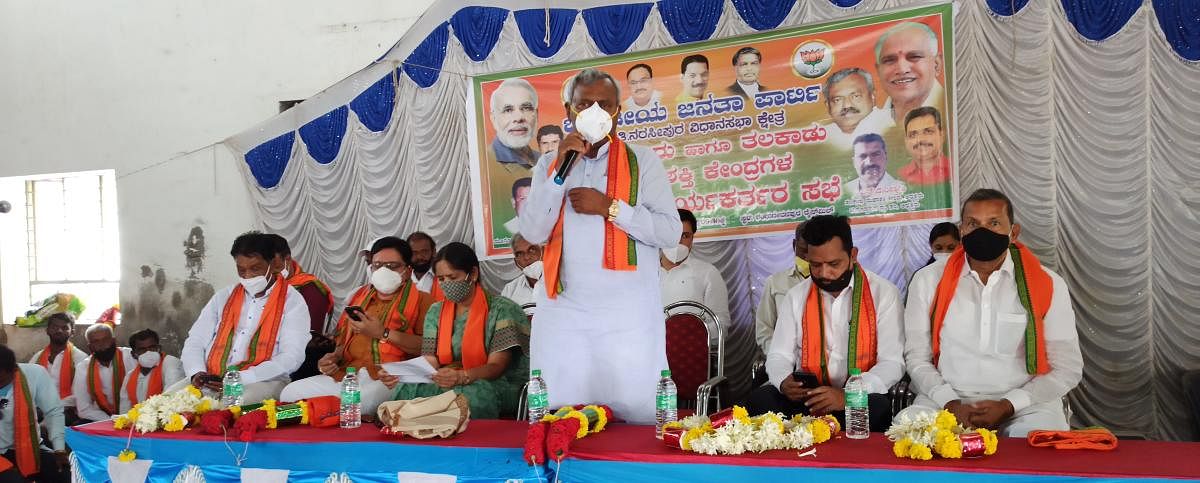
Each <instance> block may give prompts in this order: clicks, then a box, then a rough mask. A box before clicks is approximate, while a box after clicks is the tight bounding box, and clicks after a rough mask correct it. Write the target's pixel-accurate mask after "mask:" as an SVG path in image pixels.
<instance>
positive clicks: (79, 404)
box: [71, 347, 137, 421]
mask: <svg viewBox="0 0 1200 483" xmlns="http://www.w3.org/2000/svg"><path fill="white" fill-rule="evenodd" d="M117 357H121V358H123V359H124V360H125V370H126V371H129V368H130V367H133V366H136V365H137V360H135V359H134V358H133V355H132V354H131V353H130V351H129V348H128V347H118V348H117V355H116V356H115V357H113V360H112V361H111V362H109V366H107V367H105V366H104V365H103V364H100V365H99V367H97V368H96V372H97V373H98V374H99V375H100V389H101V390H102V391H104V395H105V397H110V396H112V395H113V369H112V364H116V363H117V359H116V358H117ZM91 363H92V356H87V357H85V358H84V359H83V361H82V362H80V363H78V364H75V381H74V382H73V383H72V384H71V388H72V389H71V391H72V392H74V393H75V411H76V413H77V414H79V417H81V418H83V419H90V420H92V421H103V420H106V419H109V417H110V416H112V415H111V414H108V413H106V412H104V410H103V409H101V408H100V405H99V404H97V403H96V401H95V400H94V399H92V393H90V392H88V365H90V364H91ZM120 398H121V396H120V395H119V394H118V395H117V398H116V400H114V401H113V404H116V405H117V412H118V413H119V412H121V410H122V409H126V410H127V409H129V408H126V407H124V406H121V405H120V404H121V399H120Z"/></svg>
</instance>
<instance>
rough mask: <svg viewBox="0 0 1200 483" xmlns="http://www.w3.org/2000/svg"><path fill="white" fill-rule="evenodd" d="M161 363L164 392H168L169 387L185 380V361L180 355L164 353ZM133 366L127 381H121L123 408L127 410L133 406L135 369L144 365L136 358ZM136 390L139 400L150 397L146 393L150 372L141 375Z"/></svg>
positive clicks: (140, 368) (127, 375) (138, 369)
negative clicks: (132, 391) (132, 381)
mask: <svg viewBox="0 0 1200 483" xmlns="http://www.w3.org/2000/svg"><path fill="white" fill-rule="evenodd" d="M159 364H162V366H163V372H162V375H163V381H162V382H163V386H162V387H163V392H167V391H166V390H167V388H169V387H171V386H173V385H175V384H176V383H178V382H179V381H182V380H184V378H185V377H184V375H183V361H181V360H179V358H178V357H175V356H168V355H163V356H162V362H160V363H159ZM133 366H134V367H133V369H131V370H130V371H129V374H126V375H125V381H124V382H122V383H121V408H122V409H124V410H126V411H128V410H129V409H130V408H133V401H130V400H129V381H130V380H132V379H133V371H140V370H142V366H141V365H140V364H137V361H136V360H135V361H134V365H133ZM134 390H135V391H137V398H138V401H145V400H146V398H147V397H149V396H147V395H146V393H147V392H148V391H150V374H142V375H139V376H138V381H137V388H135V389H134Z"/></svg>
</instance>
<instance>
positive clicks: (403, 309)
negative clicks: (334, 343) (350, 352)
mask: <svg viewBox="0 0 1200 483" xmlns="http://www.w3.org/2000/svg"><path fill="white" fill-rule="evenodd" d="M375 297H377V293H376V291H375V288H374V287H372V286H370V285H363V286H362V287H359V289H358V291H356V292H354V296H353V297H350V305H356V306H359V307H366V306H367V305H368V304H369V303H370V302H371V300H373V299H374V298H375ZM420 300H421V293H420V292H419V291H418V290H417V284H415V283H412V282H411V281H409V282H404V285H402V286H400V291H399V296H398V297H396V298H393V299H392V304H391V305H390V306H389V307H388V309H387V320H385V321H384V324H383V326H384V327H387V328H388V329H390V330H392V331H397V332H407V333H409V334H414V335H419V334H420V333H421V324H422V322H423V321H420V320H417V310H418V309H419V308H420V303H419V302H420ZM337 334H338V336H337V337H338V345H340V346H342V347H348V346H349V345H350V339H352V338H354V337H356V336H357V335H358V334H355V333H353V332H351V331H350V317H349V316H347V315H346V313H345V312H343V313H342V317H341V318H340V319H338V323H337ZM371 355H372V357H373V358H374V360H375V364H381V363H384V362H397V361H402V360H405V359H408V358H410V357H412V356H413V354H408V353H406V352H404V351H403V350H401V349H400V348H399V347H396V346H394V345H392V344H387V343H381V342H380V341H379V340H378V339H375V340H372V341H371Z"/></svg>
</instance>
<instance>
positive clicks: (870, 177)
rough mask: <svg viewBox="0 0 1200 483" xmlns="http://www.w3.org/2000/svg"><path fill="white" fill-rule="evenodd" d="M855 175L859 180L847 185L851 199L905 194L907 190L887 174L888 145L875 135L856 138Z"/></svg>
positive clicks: (851, 181)
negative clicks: (892, 193)
mask: <svg viewBox="0 0 1200 483" xmlns="http://www.w3.org/2000/svg"><path fill="white" fill-rule="evenodd" d="M851 161H852V162H853V163H854V173H855V174H857V175H858V177H857V178H855V179H853V180H850V182H849V183H846V192H848V193H849V194H850V196H851V197H854V198H858V197H870V196H877V195H883V194H887V193H891V192H895V193H897V194H898V193H903V192H904V190H905V189H906V188H905V186H904V183H901V182H900V181H898V180H897V179H896V178H893V177H892V175H891V174H888V172H887V163H888V158H887V143H885V142H884V141H883V137H882V136H880V135H878V134H875V133H868V134H863V135H862V136H859V137H857V138H854V156H853V158H852V159H851Z"/></svg>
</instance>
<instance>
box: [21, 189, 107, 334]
mask: <svg viewBox="0 0 1200 483" xmlns="http://www.w3.org/2000/svg"><path fill="white" fill-rule="evenodd" d="M114 174H115V173H114V172H113V171H112V170H107V171H88V172H80V173H68V174H55V175H44V176H28V177H24V179H23V180H22V181H23V182H22V183H21V184H20V185H19V186H21V187H22V188H23V195H24V196H23V199H18V200H10V201H11V202H12V204H13V211H12V212H11V213H9V215H6V218H8V219H6V220H4V223H3V224H0V230H2V233H3V237H4V238H6V239H9V240H10V241H6V242H5V243H4V244H3V246H0V250H3V253H4V255H5V256H4V257H3V259H2V260H0V262H2V264H3V266H2V267H0V268H3V272H4V274H5V275H4V280H3V287H4V289H5V290H4V292H5V294H4V295H5V296H4V317H5V320H4V321H5V322H8V323H11V322H13V320H14V319H15V317H16V316H18V315H23V313H24V311H25V310H27V309H29V308H31V307H33V306H35V305H36V304H38V303H39V302H41V301H42V300H43V299H45V298H46V297H49V296H52V295H54V294H56V293H69V294H73V295H75V296H77V297H79V299H80V300H81V301H82V302H83V304H84V305H85V306H86V309H85V310H84V312H83V314H82V315H81V316H80V319H79V320H80V322H81V323H91V322H93V321H95V320H96V318H98V317H99V316H100V315H101V314H102V313H103V312H104V311H105V310H107V309H108V308H109V307H112V306H113V305H115V304H116V303H117V301H118V290H119V286H120V246H119V240H118V238H119V237H118V231H117V196H116V195H117V193H116V179H115V176H114ZM3 186H5V187H7V188H8V189H5V190H4V191H6V192H5V193H4V195H5V196H10V195H11V194H12V193H11V191H12V188H16V187H17V186H18V185H17V184H16V183H14V182H12V180H10V182H8V183H6V184H5V185H3ZM18 202H19V205H20V206H18ZM11 215H17V216H15V217H14V216H11ZM14 218H20V219H19V220H17V219H14ZM12 238H19V239H20V240H19V242H18V243H13V242H14V241H18V240H12ZM14 245H19V246H14ZM14 252H15V255H19V257H13V256H8V255H10V254H14ZM14 258H16V259H14ZM22 269H23V270H22ZM22 275H23V276H22ZM22 282H23V283H22ZM12 289H15V290H16V291H18V292H23V295H24V296H23V297H13V296H12V295H13V294H11V293H10V292H11V290H12ZM21 289H25V290H21ZM21 302H23V303H21ZM13 305H18V306H13ZM20 305H23V306H20Z"/></svg>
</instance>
